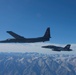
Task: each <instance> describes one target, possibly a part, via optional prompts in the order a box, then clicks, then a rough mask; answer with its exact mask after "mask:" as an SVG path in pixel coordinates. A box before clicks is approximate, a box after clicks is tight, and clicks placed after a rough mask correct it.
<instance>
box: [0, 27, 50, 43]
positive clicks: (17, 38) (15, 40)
mask: <svg viewBox="0 0 76 75" xmlns="http://www.w3.org/2000/svg"><path fill="white" fill-rule="evenodd" d="M7 33H9V34H10V35H11V36H13V37H14V38H11V39H6V40H3V41H0V43H34V42H45V41H49V40H50V38H51V37H50V28H49V27H48V28H47V30H46V32H45V34H44V36H42V37H37V38H24V37H23V36H20V35H18V34H16V33H14V32H12V31H7Z"/></svg>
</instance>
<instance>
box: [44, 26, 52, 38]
mask: <svg viewBox="0 0 76 75" xmlns="http://www.w3.org/2000/svg"><path fill="white" fill-rule="evenodd" d="M43 37H45V38H51V36H50V27H48V28H47V30H46V32H45V34H44V36H43Z"/></svg>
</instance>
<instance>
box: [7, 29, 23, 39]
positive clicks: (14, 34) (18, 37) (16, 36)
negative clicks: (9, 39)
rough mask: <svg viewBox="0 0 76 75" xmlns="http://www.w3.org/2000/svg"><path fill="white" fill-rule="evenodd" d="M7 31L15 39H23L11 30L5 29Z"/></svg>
mask: <svg viewBox="0 0 76 75" xmlns="http://www.w3.org/2000/svg"><path fill="white" fill-rule="evenodd" d="M7 33H9V34H10V35H12V36H13V37H14V38H16V39H23V38H24V37H22V36H20V35H18V34H16V33H14V32H12V31H7Z"/></svg>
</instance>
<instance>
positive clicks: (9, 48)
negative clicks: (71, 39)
mask: <svg viewBox="0 0 76 75" xmlns="http://www.w3.org/2000/svg"><path fill="white" fill-rule="evenodd" d="M50 44H52V43H25V44H22V43H9V44H8V43H7V44H0V52H39V53H47V54H75V53H76V51H75V50H76V44H72V46H71V49H73V51H70V52H65V51H62V52H55V51H52V50H51V49H45V48H41V46H45V45H50ZM53 45H56V46H62V47H64V46H65V45H63V44H53Z"/></svg>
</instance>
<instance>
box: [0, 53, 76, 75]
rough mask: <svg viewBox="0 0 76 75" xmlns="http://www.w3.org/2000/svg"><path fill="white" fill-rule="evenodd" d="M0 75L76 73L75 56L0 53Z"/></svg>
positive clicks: (69, 74)
mask: <svg viewBox="0 0 76 75" xmlns="http://www.w3.org/2000/svg"><path fill="white" fill-rule="evenodd" d="M0 75H76V56H75V55H58V54H56V55H54V54H52V55H47V54H39V53H0Z"/></svg>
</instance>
